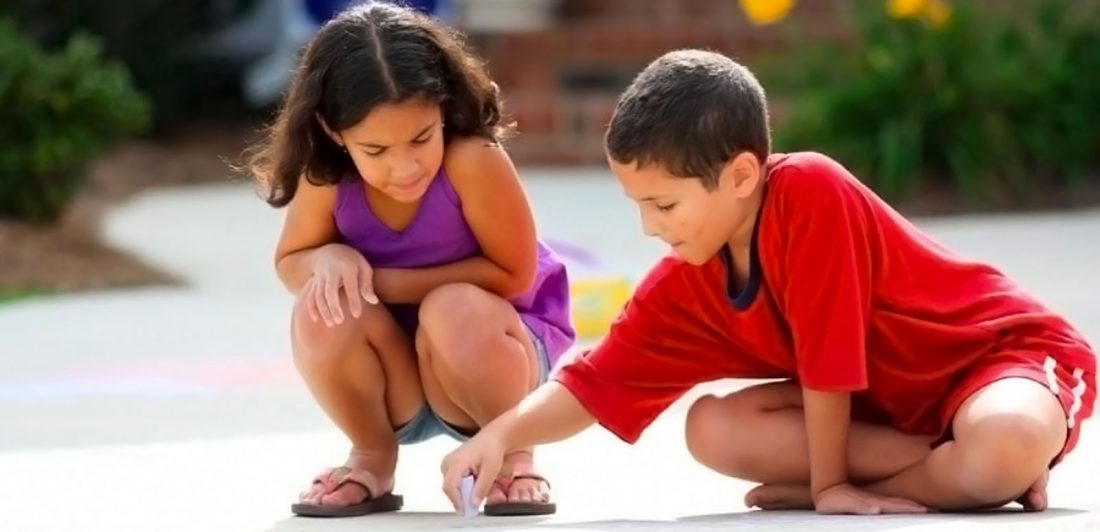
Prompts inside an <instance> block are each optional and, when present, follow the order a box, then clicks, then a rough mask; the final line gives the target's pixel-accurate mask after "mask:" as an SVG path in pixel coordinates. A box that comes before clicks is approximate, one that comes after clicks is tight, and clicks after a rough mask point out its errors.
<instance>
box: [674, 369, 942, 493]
mask: <svg viewBox="0 0 1100 532" xmlns="http://www.w3.org/2000/svg"><path fill="white" fill-rule="evenodd" d="M686 438H687V446H688V450H689V451H691V454H692V456H694V457H695V459H696V460H697V461H699V463H701V464H703V465H705V466H707V467H709V468H711V469H714V470H715V471H718V472H719V473H722V474H724V475H728V476H732V477H737V478H742V479H746V480H751V481H754V482H760V483H762V484H777V485H807V486H808V485H809V483H810V463H809V449H808V446H807V443H806V426H805V418H804V416H803V413H802V390H801V388H800V387H799V386H798V385H797V384H795V383H792V382H776V383H769V384H762V385H758V386H753V387H751V388H746V389H744V390H741V391H738V392H735V393H733V394H730V395H727V396H725V397H716V396H705V397H703V398H701V399H699V400H698V401H696V403H695V404H694V405H692V407H691V409H690V410H689V412H688V415H687V424H686ZM848 441H849V451H848V467H849V474H850V475H851V478H852V480H853V481H854V482H870V481H875V480H881V479H884V478H887V477H889V476H892V475H895V474H897V473H898V472H900V471H902V470H905V469H907V468H909V467H910V466H912V465H914V464H917V463H919V462H920V461H922V460H924V458H925V457H926V456H927V455H928V453H929V451H930V448H929V445H930V444H931V443H932V441H933V439H932V438H931V437H926V436H913V435H908V434H903V433H901V432H900V431H897V430H895V429H892V428H890V427H886V426H882V425H873V424H870V423H864V422H860V421H854V422H852V425H851V432H850V435H849V439H848ZM777 458H778V459H777Z"/></svg>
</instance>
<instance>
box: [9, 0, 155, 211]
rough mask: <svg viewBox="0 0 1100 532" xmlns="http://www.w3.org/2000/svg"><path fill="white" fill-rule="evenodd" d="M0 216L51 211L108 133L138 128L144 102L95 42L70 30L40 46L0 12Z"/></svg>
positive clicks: (143, 117) (59, 206)
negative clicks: (50, 47)
mask: <svg viewBox="0 0 1100 532" xmlns="http://www.w3.org/2000/svg"><path fill="white" fill-rule="evenodd" d="M0 109H4V114H5V116H4V119H3V120H4V124H3V127H2V128H0V217H6V218H19V219H26V220H31V221H35V222H48V221H51V220H53V219H55V218H56V217H57V216H58V215H59V214H60V212H61V211H62V209H63V208H64V207H65V205H66V204H67V203H68V201H69V199H70V198H71V196H72V193H73V190H74V188H75V186H76V184H77V182H78V180H79V179H80V177H81V175H82V173H83V169H84V165H85V164H86V163H87V161H88V159H89V158H90V157H91V156H92V155H94V154H95V153H97V152H98V151H99V150H101V149H103V148H104V147H105V146H106V145H107V144H109V143H110V142H111V141H112V140H114V139H117V138H119V137H122V136H124V135H127V134H131V133H135V132H139V131H141V130H142V128H144V127H145V125H146V123H147V121H148V114H149V105H148V103H147V102H146V100H145V98H144V97H143V96H142V95H141V94H140V93H138V92H137V91H136V90H135V89H134V88H133V86H132V85H131V82H130V77H129V75H128V73H127V71H126V68H125V67H124V66H122V65H120V64H118V63H115V62H112V61H108V60H105V59H103V58H102V57H101V54H100V46H99V43H98V42H97V41H96V40H95V39H94V38H92V37H89V36H86V35H79V34H78V35H75V36H74V37H73V38H72V39H71V40H70V41H69V42H68V44H67V46H65V48H64V49H62V50H59V51H57V52H55V53H48V52H46V51H44V50H42V49H41V48H39V47H38V46H37V45H36V44H35V43H34V42H32V41H31V40H30V39H28V38H27V37H26V36H25V35H23V34H22V33H21V32H20V31H19V29H18V28H17V27H16V26H15V24H14V23H13V22H12V21H10V20H7V19H0Z"/></svg>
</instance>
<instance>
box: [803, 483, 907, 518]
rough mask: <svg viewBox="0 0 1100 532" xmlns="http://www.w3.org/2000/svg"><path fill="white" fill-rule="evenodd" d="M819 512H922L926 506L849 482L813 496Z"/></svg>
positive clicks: (861, 513)
mask: <svg viewBox="0 0 1100 532" xmlns="http://www.w3.org/2000/svg"><path fill="white" fill-rule="evenodd" d="M814 509H815V510H816V511H817V513H819V514H860V515H877V514H923V513H928V508H927V507H926V506H924V505H922V504H917V503H915V502H913V501H910V500H908V499H899V498H897V497H884V496H882V495H875V494H874V493H871V492H868V491H863V490H861V489H859V488H857V487H855V486H853V485H851V484H837V485H836V486H833V487H831V488H827V489H825V490H823V491H822V492H821V493H819V494H817V496H816V497H814Z"/></svg>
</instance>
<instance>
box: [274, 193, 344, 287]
mask: <svg viewBox="0 0 1100 532" xmlns="http://www.w3.org/2000/svg"><path fill="white" fill-rule="evenodd" d="M335 205H336V188H335V187H325V186H316V185H313V184H310V183H309V181H307V180H306V179H305V178H302V179H301V182H300V183H299V185H298V192H297V193H296V194H295V195H294V199H293V200H291V202H290V204H289V205H288V206H287V213H286V218H285V219H284V221H283V231H282V234H281V235H280V236H279V243H278V245H277V246H276V247H275V271H276V273H277V274H278V276H279V280H280V281H282V282H283V286H286V288H287V290H289V291H290V292H291V293H297V292H298V290H299V289H301V288H302V285H304V284H305V282H306V280H308V279H309V276H310V275H311V273H312V271H313V268H312V265H311V259H312V257H313V255H314V252H315V251H317V249H318V248H320V247H322V246H324V245H326V244H331V243H333V242H336V240H337V232H336V223H335V222H334V221H333V219H332V210H333V207H334V206H335Z"/></svg>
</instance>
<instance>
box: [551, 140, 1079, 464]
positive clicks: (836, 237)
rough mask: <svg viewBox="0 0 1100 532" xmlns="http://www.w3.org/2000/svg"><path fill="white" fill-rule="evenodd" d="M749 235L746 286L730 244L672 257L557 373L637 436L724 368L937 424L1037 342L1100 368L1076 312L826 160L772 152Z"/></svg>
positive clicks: (897, 422) (907, 420) (923, 425)
mask: <svg viewBox="0 0 1100 532" xmlns="http://www.w3.org/2000/svg"><path fill="white" fill-rule="evenodd" d="M754 231H755V233H754V235H753V252H752V257H751V261H750V262H751V267H750V276H749V281H748V283H746V286H745V287H744V289H743V290H742V291H741V292H740V293H738V294H731V293H730V290H729V288H730V286H731V285H730V282H729V277H730V268H729V266H728V265H729V262H730V258H729V251H728V249H726V250H723V252H722V253H720V254H719V255H718V256H716V257H714V258H713V259H711V260H710V261H709V262H707V263H706V264H704V265H702V266H692V265H690V264H688V263H685V262H683V261H682V260H680V259H678V258H675V257H667V258H665V259H663V260H661V261H660V262H659V263H657V265H656V266H655V267H654V268H653V269H652V270H650V272H649V273H648V275H647V276H646V277H645V279H644V280H643V281H642V282H641V283H640V284H639V285H638V287H637V288H636V290H635V293H634V296H633V298H632V299H631V300H630V302H629V303H628V304H627V306H626V307H625V308H624V310H623V312H622V313H621V314H620V316H619V318H618V319H617V320H616V322H615V324H614V325H613V326H612V328H611V331H610V333H609V334H608V336H607V337H606V338H605V339H604V340H603V341H602V342H601V343H600V344H599V345H598V346H597V347H595V348H594V349H593V350H591V351H588V352H586V353H583V354H581V355H580V356H579V357H578V358H577V359H576V360H575V361H574V362H572V363H570V364H569V365H567V366H565V367H563V368H562V370H561V371H560V372H558V374H557V375H556V377H555V379H556V380H557V381H558V382H560V383H561V384H563V385H564V386H565V387H566V388H568V389H569V390H570V391H571V392H572V393H573V394H574V395H576V396H577V398H578V399H579V400H580V402H581V403H582V404H583V405H584V406H585V407H586V408H587V409H588V411H589V412H590V413H591V414H592V415H593V416H595V417H596V419H597V420H598V421H599V422H600V423H601V424H602V425H604V426H605V427H606V428H607V429H609V430H610V431H611V432H613V433H615V434H616V435H617V436H619V437H620V438H622V439H624V440H626V441H628V442H634V441H636V440H637V438H638V437H639V436H640V435H641V432H642V431H643V430H644V429H645V427H647V426H648V425H649V424H650V423H651V422H652V421H653V420H654V419H655V418H656V417H657V416H658V415H659V414H660V413H661V412H662V411H664V410H665V409H666V408H667V407H668V406H669V405H670V404H672V403H673V402H674V401H675V400H676V399H678V398H679V397H680V396H681V395H683V394H684V393H685V392H687V391H688V390H689V389H690V388H691V387H692V386H694V385H696V384H699V383H701V382H706V381H712V380H717V379H722V378H774V377H787V378H794V379H797V380H798V382H799V383H800V384H801V385H802V386H804V387H806V388H809V389H814V390H832V391H850V392H855V395H854V396H853V401H854V404H858V405H860V406H861V408H866V409H870V410H871V411H873V412H875V413H876V415H877V416H879V419H878V421H880V422H882V423H886V424H890V425H892V426H895V427H897V428H899V429H900V430H903V431H906V432H912V433H929V434H931V433H934V431H936V430H939V427H938V425H939V420H938V412H937V411H936V408H937V406H938V404H939V402H940V401H941V400H942V398H943V396H944V395H946V394H945V391H947V390H949V389H950V387H951V386H952V383H953V381H955V380H956V379H958V378H959V377H960V376H962V375H963V374H964V371H965V370H966V369H967V368H968V367H969V366H971V365H972V364H974V363H975V361H977V360H979V359H981V358H982V357H986V356H994V355H995V354H996V353H998V352H1005V350H1015V351H1035V352H1042V353H1044V356H1046V355H1047V354H1049V355H1050V356H1052V357H1054V358H1056V359H1057V360H1059V361H1062V362H1066V363H1068V364H1070V365H1071V366H1073V367H1078V368H1086V369H1087V370H1088V371H1091V372H1095V368H1096V361H1095V355H1093V354H1092V352H1091V350H1090V348H1089V346H1088V345H1087V344H1086V342H1085V340H1084V339H1083V338H1082V337H1081V336H1080V335H1079V334H1078V333H1077V332H1076V331H1074V330H1073V328H1072V327H1071V326H1070V325H1069V324H1068V323H1066V321H1065V320H1063V319H1062V318H1061V317H1059V316H1057V315H1056V314H1054V313H1053V312H1051V311H1050V310H1048V309H1047V308H1045V307H1044V306H1043V305H1042V304H1040V303H1039V302H1038V301H1036V300H1035V299H1034V298H1032V297H1031V296H1029V295H1028V294H1026V293H1025V292H1023V291H1022V290H1020V288H1018V287H1017V286H1016V285H1015V284H1013V283H1012V281H1010V280H1009V279H1007V278H1006V277H1005V276H1004V275H1003V274H1001V273H1000V272H999V271H997V270H996V269H994V268H992V267H990V266H988V265H985V264H981V263H977V262H973V261H969V260H966V259H964V258H962V257H960V256H959V255H956V254H955V253H953V252H951V251H950V250H948V249H946V248H944V247H943V246H941V245H940V244H938V243H936V242H935V241H933V240H932V239H931V238H929V237H928V236H927V235H925V234H924V233H923V232H921V231H920V230H919V229H917V228H916V227H915V226H913V225H912V224H911V223H910V222H908V221H907V220H905V219H904V218H903V217H902V216H901V215H900V214H898V213H897V212H896V211H894V210H893V209H892V208H891V207H889V206H888V205H887V204H886V203H885V202H883V201H882V200H881V199H880V198H879V197H878V196H876V195H875V194H874V193H873V192H871V191H870V190H869V189H867V188H866V187H865V186H864V185H863V184H862V183H860V182H859V181H858V180H857V179H855V177H853V176H852V175H851V174H850V173H849V172H848V171H847V170H846V169H845V168H844V167H842V166H841V165H840V164H838V163H836V162H835V161H833V160H832V159H829V158H828V157H826V156H823V155H820V154H816V153H793V154H786V155H778V154H777V155H773V156H772V157H771V158H769V161H768V176H767V181H766V184H765V195H764V201H763V204H762V207H761V210H760V214H759V218H758V220H757V223H756V226H755V228H754Z"/></svg>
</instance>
